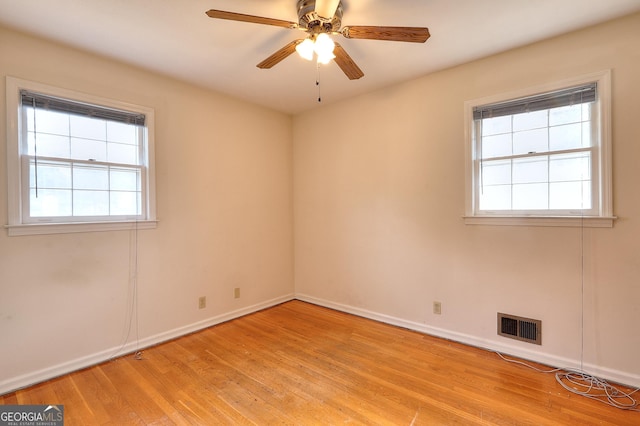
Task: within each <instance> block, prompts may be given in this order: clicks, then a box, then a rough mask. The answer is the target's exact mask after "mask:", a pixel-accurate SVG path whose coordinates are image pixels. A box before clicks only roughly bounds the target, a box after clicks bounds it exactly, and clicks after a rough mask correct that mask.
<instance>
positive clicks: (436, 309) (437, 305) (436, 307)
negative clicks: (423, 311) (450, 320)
mask: <svg viewBox="0 0 640 426" xmlns="http://www.w3.org/2000/svg"><path fill="white" fill-rule="evenodd" d="M433 313H434V314H436V315H440V314H442V303H440V302H433Z"/></svg>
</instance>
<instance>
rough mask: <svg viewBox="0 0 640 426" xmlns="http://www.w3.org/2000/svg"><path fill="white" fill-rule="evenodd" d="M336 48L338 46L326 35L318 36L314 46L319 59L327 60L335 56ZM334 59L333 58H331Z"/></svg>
mask: <svg viewBox="0 0 640 426" xmlns="http://www.w3.org/2000/svg"><path fill="white" fill-rule="evenodd" d="M335 47H336V44H335V43H334V42H333V40H331V37H329V35H328V34H326V33H321V34H318V37H316V42H315V45H314V46H313V50H315V52H316V54H317V55H318V57H319V58H320V57H322V58H327V57H329V56H331V55H333V49H334V48H335ZM330 59H333V58H330Z"/></svg>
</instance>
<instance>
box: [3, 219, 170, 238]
mask: <svg viewBox="0 0 640 426" xmlns="http://www.w3.org/2000/svg"><path fill="white" fill-rule="evenodd" d="M157 225H158V221H157V220H142V221H122V222H71V223H34V224H22V225H5V228H7V233H8V234H9V236H10V237H12V236H18V235H42V234H69V233H74V232H101V231H122V230H125V231H128V230H138V229H154V228H156V227H157Z"/></svg>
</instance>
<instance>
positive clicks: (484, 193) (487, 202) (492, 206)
mask: <svg viewBox="0 0 640 426" xmlns="http://www.w3.org/2000/svg"><path fill="white" fill-rule="evenodd" d="M479 204H480V210H510V209H511V185H496V186H489V185H484V186H481V187H480V197H479Z"/></svg>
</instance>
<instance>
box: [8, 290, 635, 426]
mask: <svg viewBox="0 0 640 426" xmlns="http://www.w3.org/2000/svg"><path fill="white" fill-rule="evenodd" d="M532 364H533V363H532ZM534 365H535V364H534ZM537 367H539V368H545V367H544V366H537ZM16 403H19V404H64V406H65V419H66V424H67V425H129V424H140V425H143V424H154V425H211V424H216V425H270V424H287V425H307V424H310V425H317V424H344V423H350V424H363V425H403V424H406V425H456V424H459V425H481V424H482V425H505V424H510V425H558V424H560V425H565V424H566V425H575V424H580V425H619V426H620V425H622V426H623V425H637V424H640V413H638V412H632V411H624V410H619V409H615V408H613V407H609V406H606V405H604V404H602V403H600V402H597V401H593V400H589V399H587V398H584V397H580V396H578V395H575V394H572V393H570V392H568V391H567V390H565V389H564V388H563V387H562V386H560V385H559V384H558V383H557V382H556V380H555V377H554V375H553V374H543V373H539V372H536V371H533V370H531V369H527V368H525V367H523V366H519V365H515V364H512V363H508V362H506V361H504V360H502V359H501V358H500V357H498V355H497V354H495V353H492V352H490V351H484V350H481V349H477V348H472V347H468V346H465V345H462V344H459V343H455V342H451V341H447V340H443V339H438V338H434V337H431V336H426V335H423V334H420V333H417V332H414V331H411V330H406V329H402V328H398V327H394V326H390V325H388V324H381V323H378V322H375V321H371V320H368V319H364V318H359V317H355V316H352V315H348V314H345V313H342V312H337V311H334V310H330V309H327V308H322V307H319V306H314V305H311V304H308V303H304V302H300V301H292V302H287V303H284V304H282V305H278V306H276V307H273V308H270V309H267V310H264V311H260V312H256V313H254V314H251V315H247V316H245V317H242V318H239V319H237V320H233V321H229V322H227V323H223V324H219V325H217V326H214V327H211V328H208V329H206V330H202V331H200V332H198V333H194V334H191V335H188V336H184V337H182V338H179V339H176V340H173V341H170V342H166V343H164V344H161V345H158V346H155V347H152V348H148V349H146V350H145V351H144V353H143V355H142V360H136V359H135V358H134V357H132V356H127V357H122V358H119V359H117V360H114V361H110V362H106V363H103V364H100V365H97V366H95V367H91V368H88V369H85V370H81V371H77V372H74V373H71V374H69V375H66V376H63V377H60V378H57V379H53V380H50V381H48V382H45V383H41V384H38V385H35V386H32V387H30V388H27V389H22V390H19V391H16V392H13V393H10V394H7V395H3V396H0V404H16Z"/></svg>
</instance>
